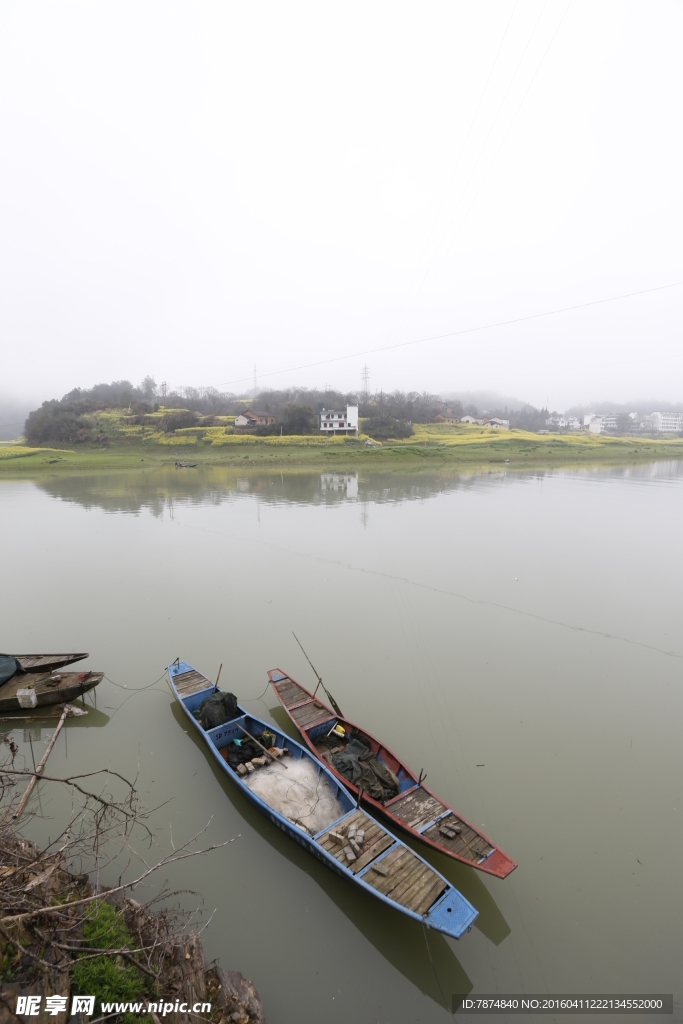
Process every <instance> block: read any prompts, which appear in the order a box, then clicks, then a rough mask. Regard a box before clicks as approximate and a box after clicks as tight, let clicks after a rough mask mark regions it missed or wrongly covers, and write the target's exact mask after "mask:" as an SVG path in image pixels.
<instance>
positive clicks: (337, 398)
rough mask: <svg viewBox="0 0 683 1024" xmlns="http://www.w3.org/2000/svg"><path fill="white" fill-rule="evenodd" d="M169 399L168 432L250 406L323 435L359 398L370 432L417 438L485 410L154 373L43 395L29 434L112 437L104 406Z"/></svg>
mask: <svg viewBox="0 0 683 1024" xmlns="http://www.w3.org/2000/svg"><path fill="white" fill-rule="evenodd" d="M162 401H163V408H164V410H165V413H166V414H165V415H164V417H163V418H162V419H161V420H160V421H159V420H156V425H157V427H158V429H161V430H164V431H165V432H167V433H172V432H173V431H174V430H176V429H179V428H181V427H187V426H192V425H195V424H200V425H202V424H203V425H208V424H209V423H210V422H211V418H212V417H215V416H234V415H237V414H239V413H240V412H244V411H245V409H248V408H250V409H252V410H253V411H254V412H259V413H267V414H268V415H271V416H273V417H274V419H275V422H274V423H273V424H269V425H268V426H262V427H259V428H258V429H257V431H256V433H257V434H279V433H282V434H315V433H317V432H318V430H319V425H320V420H319V416H320V413H321V412H322V411H323V410H324V409H336V410H343V409H345V408H346V406H347V405H358V407H359V415H360V417H361V418H362V419H363V420H364V423H363V429H364V431H365V432H367V433H369V434H370V435H371V436H372V437H375V438H377V439H379V440H386V439H388V438H401V437H409V436H410V435H411V434H412V431H413V424H415V423H433V422H436V421H437V420H438V417H439V416H440V415H443V414H444V413H446V414H448V415H449V416H454V417H458V418H459V417H461V416H463V415H465V414H469V415H472V416H480V415H481V412H480V410H479V409H477V408H476V407H475V406H473V405H467V406H463V404H462V403H461V402H459V401H449V402H445V401H443V399H441V398H440V396H438V395H433V394H429V393H428V392H417V391H393V392H384V391H378V392H375V394H374V395H358V394H357V393H353V392H343V391H337V390H333V389H330V388H326V389H316V388H301V387H295V388H286V389H281V390H277V389H264V390H263V391H261V392H259V393H258V394H255V395H251V396H244V395H242V396H238V395H234V394H231V393H227V392H220V391H218V390H216V389H215V388H201V389H199V388H191V387H188V388H179V389H176V390H173V391H171V392H169V393H168V394H166V396H165V398H162V395H161V393H160V388H159V386H158V385H157V383H156V381H155V380H154V378H153V377H151V376H147V377H145V379H144V380H143V381H142V382H141V383H140V384H139V385H137V386H136V385H134V384H132V383H131V382H130V381H129V380H118V381H112V382H111V383H110V384H96V385H95V386H94V387H92V388H86V389H83V388H74V389H73V390H71V391H69V392H68V393H67V394H66V395H64V396H63V398H61V399H52V400H51V401H47V402H43V404H42V406H41V407H40V408H39V409H34V410H33V411H32V412H31V413H29V416H28V418H27V420H26V423H25V428H24V434H25V437H26V441H27V443H28V444H29V445H33V446H38V445H43V444H54V443H61V444H78V443H85V442H88V441H90V442H93V443H106V442H107V438H106V435H105V434H104V433H101V432H98V426H97V417H96V415H95V414H96V413H97V412H98V411H101V410H105V409H126V410H127V411H128V413H129V414H130V415H131V416H132V417H134V420H133V421H134V422H139V423H144V422H145V416H147V415H149V414H150V413H152V412H155V411H158V410H159V408H160V407H161V402H162ZM488 415H490V416H502V417H504V418H506V419H509V420H510V425H511V426H512V427H520V428H523V429H526V430H539V429H543V428H544V427H545V420H546V418H547V416H548V412H547V410H545V409H540V410H539V409H535V408H534V407H533V406H529V405H527V406H525V407H523V408H522V409H520V410H517V411H510V412H509V413H508V410H507V408H505V409H493V410H489V411H488Z"/></svg>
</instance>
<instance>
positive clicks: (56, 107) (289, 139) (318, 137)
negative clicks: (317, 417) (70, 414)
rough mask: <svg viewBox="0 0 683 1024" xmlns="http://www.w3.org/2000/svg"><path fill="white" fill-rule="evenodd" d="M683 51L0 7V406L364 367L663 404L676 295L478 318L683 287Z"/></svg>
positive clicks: (389, 14) (377, 374)
mask: <svg viewBox="0 0 683 1024" xmlns="http://www.w3.org/2000/svg"><path fill="white" fill-rule="evenodd" d="M682 30H683V5H682V4H681V3H680V2H679V0H668V2H667V0H659V2H657V3H654V4H653V3H645V2H640V3H628V2H625V0H618V2H617V0H615V2H600V0H598V2H596V0H573V2H571V3H568V0H519V2H517V3H515V0H505V2H501V3H494V2H487V3H485V4H479V3H467V4H466V3H456V2H453V0H449V2H448V3H444V4H438V3H419V4H418V3H413V4H397V3H396V2H391V3H389V2H387V3H384V4H373V3H370V2H368V0H363V2H362V3H358V4H353V3H350V2H347V3H344V4H337V5H332V4H321V3H319V2H318V3H311V4H308V5H304V4H297V3H294V2H292V0H290V2H288V3H274V4H271V5H268V4H264V3H249V4H245V3H243V4H234V3H233V4H229V3H225V2H220V3H215V4H214V3H210V2H203V3H201V4H199V3H196V2H191V3H185V4H177V3H171V2H169V0H164V2H163V3H158V4H157V3H152V2H146V3H140V2H139V0H136V2H135V3H125V2H121V0H117V2H116V3H113V2H109V3H102V2H97V0H88V2H83V3H68V2H65V0H62V2H60V3H58V4H55V3H45V4H41V3H33V2H30V0H22V2H18V0H17V2H13V0H4V2H3V3H2V5H0V138H1V139H2V159H1V160H0V225H1V226H0V337H1V338H2V360H1V365H2V377H1V378H0V394H5V395H9V394H12V395H14V396H19V397H25V398H29V399H31V400H33V399H40V400H42V399H44V398H47V397H60V396H61V395H62V394H63V393H64V392H65V391H67V390H69V389H70V388H72V387H74V386H77V385H78V386H81V387H88V386H90V385H92V384H94V383H97V382H99V381H109V380H112V379H118V378H122V377H127V378H129V379H131V380H132V381H134V382H136V383H137V382H138V381H140V380H141V379H142V377H143V376H144V375H145V374H148V373H150V374H152V375H153V376H154V377H155V378H156V379H157V381H161V380H167V381H168V383H169V385H170V386H171V387H175V386H178V385H194V386H202V385H214V386H217V387H219V388H222V389H224V390H232V391H240V390H243V389H245V388H248V387H251V386H252V385H253V374H254V364H255V365H256V373H257V379H258V384H259V385H261V386H266V385H272V386H278V387H285V386H290V385H293V384H305V385H310V386H323V385H324V384H326V383H329V384H331V385H332V386H334V387H339V388H344V389H355V388H358V387H359V385H360V377H361V371H362V367H363V364H364V363H365V362H366V361H367V364H368V367H369V370H370V386H371V389H373V390H374V388H383V389H385V390H387V389H389V390H393V389H394V388H403V389H418V390H423V389H425V390H430V391H453V390H466V389H479V388H487V389H494V390H497V391H500V392H503V393H505V394H513V395H518V396H519V397H522V398H525V399H528V400H529V401H531V402H533V403H535V404H537V405H541V404H543V403H545V402H546V399H547V400H548V401H549V403H550V406H551V407H554V408H565V407H566V406H568V405H570V404H572V403H574V402H581V401H590V400H591V399H596V398H612V399H614V400H615V401H627V400H630V399H636V398H638V397H650V396H657V397H659V398H661V399H664V400H670V401H677V400H682V399H683V344H682V341H683V337H682V333H683V332H682V329H681V328H682V323H683V287H674V288H669V289H664V290H659V291H650V292H649V293H648V294H644V295H640V296H635V297H631V298H624V299H620V300H619V301H615V302H608V303H603V304H600V305H593V306H588V307H586V308H583V309H578V310H574V311H570V312H561V313H557V314H554V315H550V316H544V317H540V318H537V319H530V320H523V321H521V322H519V323H516V324H507V325H502V324H501V322H502V321H508V320H513V319H516V318H520V317H528V316H532V315H534V314H539V313H545V312H548V311H552V310H557V309H560V308H562V307H566V306H574V305H580V304H584V303H589V302H593V301H594V300H598V299H604V298H610V297H613V296H618V295H623V294H626V293H632V292H639V291H643V290H646V289H654V288H659V287H660V286H662V285H670V284H672V283H674V282H679V281H683V245H682V244H681V241H682V239H683V200H682V197H681V193H682V188H681V184H682V182H683V159H682V157H683V132H682V131H681V101H682V99H683V61H682V60H681V39H682V38H683V31H682ZM485 325H498V326H486V329H483V330H477V331H474V332H471V333H455V334H452V335H451V336H449V337H446V338H441V339H440V340H437V341H429V340H420V339H428V338H431V337H433V336H435V335H444V334H447V333H450V332H463V331H465V330H469V329H470V328H479V327H484V326H485ZM404 342H417V343H416V344H408V345H402V347H396V346H399V345H401V344H402V343H404ZM377 350H381V351H377ZM365 353H367V354H365ZM341 356H343V357H345V358H342V359H339V358H338V357H341ZM331 359H336V360H337V361H334V362H327V363H324V362H322V361H324V360H331ZM316 363H317V364H319V365H313V366H308V365H307V364H316ZM281 370H287V371H289V372H284V373H279V372H278V373H276V372H275V371H281Z"/></svg>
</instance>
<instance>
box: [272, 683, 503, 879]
mask: <svg viewBox="0 0 683 1024" xmlns="http://www.w3.org/2000/svg"><path fill="white" fill-rule="evenodd" d="M268 678H269V679H270V682H271V684H272V687H273V689H274V690H275V692H276V694H277V696H278V700H279V701H280V703H281V704H282V706H283V708H284V709H285V711H286V712H287V714H288V715H289V717H290V718H291V720H292V722H293V723H294V725H295V726H296V728H297V729H298V730H299V733H300V734H301V736H302V738H303V740H304V742H305V743H306V744H307V745H308V747H309V748H310V749H311V750H312V751H313V753H314V754H315V755H316V757H317V758H319V760H321V761H323V762H324V763H325V765H326V766H327V767H328V768H329V769H330V770H331V771H332V772H333V773H334V775H336V777H337V778H338V779H339V780H340V782H342V783H343V784H344V785H345V786H346V788H347V789H348V790H350V792H352V793H353V794H354V795H355V796H356V798H358V787H357V786H356V785H354V784H353V782H350V781H349V779H348V778H347V777H346V776H345V775H343V774H342V773H341V772H340V771H339V770H338V768H337V767H336V766H335V764H334V761H333V760H332V758H333V756H334V755H335V754H337V753H339V752H341V751H343V750H344V746H345V743H348V742H349V741H352V740H354V739H358V740H361V741H363V742H364V743H365V744H366V745H367V746H369V747H370V750H371V751H372V753H373V754H374V755H376V756H377V758H378V759H379V761H380V762H381V764H382V765H384V766H386V768H388V769H389V771H390V773H392V774H393V777H394V779H395V780H396V782H397V783H398V793H397V794H396V796H393V797H391V798H390V799H387V800H378V799H375V798H374V797H373V796H371V795H370V794H369V793H367V792H365V791H364V790H362V792H361V799H362V800H363V802H364V803H366V804H367V805H368V806H370V807H372V809H373V811H376V812H377V813H378V814H381V815H383V816H384V817H385V818H388V819H389V821H390V822H391V823H392V824H393V825H396V826H397V827H398V828H401V829H403V830H404V831H405V832H407V833H408V834H409V835H410V836H412V837H413V839H417V840H419V841H420V842H422V843H425V844H426V845H427V846H431V847H432V848H433V849H435V850H439V852H440V853H445V854H446V855H447V856H448V857H453V859H454V860H459V861H462V863H463V864H468V865H470V867H473V868H478V869H479V870H480V871H485V872H486V873H487V874H489V875H495V876H496V877H497V878H506V877H507V876H508V875H509V874H510V872H511V871H514V869H515V868H516V867H517V865H516V863H515V862H514V861H513V860H512V859H511V858H510V857H508V855H507V854H506V853H503V851H502V850H501V849H500V848H499V847H498V846H496V845H495V843H494V842H492V840H490V839H489V838H488V837H487V836H485V835H484V833H483V832H481V831H480V830H479V829H477V828H475V827H474V825H473V824H472V823H471V822H469V821H467V819H466V818H463V816H462V815H461V814H456V812H455V811H454V810H453V808H452V807H449V806H448V804H445V803H444V802H443V800H441V799H439V797H437V796H436V794H435V793H433V792H432V791H431V789H428V788H427V786H425V785H424V783H423V782H422V781H421V778H418V776H417V775H415V773H414V772H412V771H411V770H410V768H408V767H407V765H405V764H404V763H403V761H401V760H399V758H398V757H397V756H396V755H395V754H394V753H393V752H392V751H391V750H389V749H388V748H387V747H385V746H384V744H383V743H380V741H379V740H378V739H376V738H375V737H374V736H373V735H372V734H371V733H369V732H367V731H366V730H365V729H361V728H360V726H357V725H354V723H353V722H349V720H348V719H346V718H343V717H342V716H341V715H337V714H335V713H334V711H332V709H331V708H329V707H328V706H327V704H324V703H323V702H322V701H321V700H319V699H318V698H317V697H316V696H315V695H314V694H313V693H311V692H310V690H307V689H306V688H305V686H301V684H300V683H297V682H296V680H294V679H292V677H291V676H288V675H287V673H286V672H282V671H281V670H280V669H279V668H276V669H271V670H270V671H269V673H268ZM337 725H339V726H341V727H342V729H343V730H344V737H343V738H341V737H340V736H339V735H338V734H337V732H335V731H334V730H335V726H337ZM361 788H362V782H361Z"/></svg>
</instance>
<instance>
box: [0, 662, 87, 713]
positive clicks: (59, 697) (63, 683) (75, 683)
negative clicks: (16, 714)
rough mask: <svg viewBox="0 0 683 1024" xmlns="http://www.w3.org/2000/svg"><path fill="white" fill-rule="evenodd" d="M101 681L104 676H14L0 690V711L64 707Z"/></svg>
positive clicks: (74, 674) (20, 674) (64, 674)
mask: <svg viewBox="0 0 683 1024" xmlns="http://www.w3.org/2000/svg"><path fill="white" fill-rule="evenodd" d="M103 679H104V672H17V673H16V674H15V675H13V676H12V678H11V679H8V680H7V682H6V683H4V684H3V686H1V687H0V711H18V710H20V709H24V708H27V709H30V708H41V707H48V706H49V705H51V704H68V703H69V702H70V701H72V700H75V699H76V698H77V697H82V696H83V694H84V693H87V692H88V691H89V690H92V689H94V688H95V687H96V686H97V685H98V683H101V682H102V680H103Z"/></svg>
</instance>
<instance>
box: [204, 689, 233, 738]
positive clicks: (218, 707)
mask: <svg viewBox="0 0 683 1024" xmlns="http://www.w3.org/2000/svg"><path fill="white" fill-rule="evenodd" d="M238 715H239V711H238V708H237V697H236V696H235V694H234V693H221V692H220V691H218V693H212V694H211V696H210V697H207V698H206V700H205V701H202V703H201V704H200V705H199V724H200V725H201V727H202V729H215V728H216V726H217V725H223V724H224V722H230V721H231V720H232V719H233V718H237V717H238Z"/></svg>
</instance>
